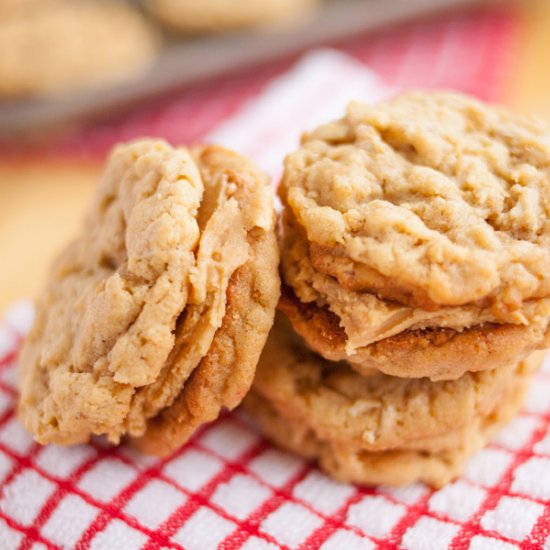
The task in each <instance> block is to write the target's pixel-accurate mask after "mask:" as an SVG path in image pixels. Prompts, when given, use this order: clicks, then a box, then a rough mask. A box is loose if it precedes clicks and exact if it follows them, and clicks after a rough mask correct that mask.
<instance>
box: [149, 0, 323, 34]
mask: <svg viewBox="0 0 550 550" xmlns="http://www.w3.org/2000/svg"><path fill="white" fill-rule="evenodd" d="M317 3H318V0H239V1H238V2H234V1H232V0H201V1H200V2H197V1H196V0H147V1H146V4H145V5H146V6H147V8H148V9H149V11H150V12H151V13H152V14H153V15H155V16H156V17H157V18H158V19H159V20H160V21H161V22H162V23H164V24H165V25H166V26H167V27H169V28H171V29H172V30H175V31H183V32H190V33H200V32H211V31H214V32H217V31H225V30H232V29H238V28H244V27H251V26H257V25H260V26H263V25H269V24H273V23H278V22H284V21H287V20H293V19H296V18H300V17H303V16H304V15H306V14H307V13H309V12H310V11H311V10H312V9H313V8H314V7H315V5H316V4H317Z"/></svg>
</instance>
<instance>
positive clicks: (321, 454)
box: [244, 320, 544, 487]
mask: <svg viewBox="0 0 550 550" xmlns="http://www.w3.org/2000/svg"><path fill="white" fill-rule="evenodd" d="M543 355H544V354H543V353H542V352H535V353H533V354H531V356H529V357H528V358H527V359H526V360H524V361H522V362H520V363H518V364H517V365H515V366H514V367H513V368H510V369H498V370H500V371H502V372H492V371H488V372H484V373H477V374H467V375H465V376H464V377H463V379H459V380H456V381H448V382H438V383H433V382H430V381H428V380H405V379H399V378H394V377H390V376H386V375H383V374H376V375H373V376H372V377H361V376H360V375H359V374H357V373H354V372H353V371H352V370H351V369H350V368H349V367H346V366H345V365H343V364H339V365H337V366H336V367H335V366H333V365H330V364H328V362H327V361H326V360H324V359H322V358H321V357H319V356H317V355H315V354H314V353H312V352H311V351H309V350H308V349H307V348H306V347H305V345H304V344H303V342H301V341H300V340H299V339H298V338H297V337H296V336H294V335H293V334H292V333H291V332H290V331H289V330H288V328H287V327H285V325H284V323H282V322H280V320H279V321H277V322H276V324H275V328H274V329H273V331H272V334H271V336H270V338H269V340H268V343H267V345H266V347H265V349H264V352H263V354H262V357H261V359H260V363H259V365H258V371H257V377H256V380H255V382H254V386H253V390H252V392H250V393H249V394H248V395H247V397H246V398H245V400H244V407H245V409H246V410H247V411H248V412H249V413H250V414H251V415H252V416H253V418H254V419H255V420H256V421H257V422H258V424H259V425H260V426H261V428H262V429H263V431H264V432H265V433H266V435H267V436H268V437H269V438H271V439H272V440H273V441H274V442H275V443H276V444H278V445H280V446H282V447H284V448H286V449H289V450H291V451H293V452H296V453H297V454H300V455H302V456H305V457H306V458H308V459H312V460H318V461H319V464H320V466H321V467H322V468H323V469H324V470H326V471H327V472H328V473H330V474H331V475H333V476H334V477H335V478H337V479H339V480H342V481H346V482H355V483H361V484H377V483H384V484H389V485H403V484H407V483H412V482H415V481H423V482H425V483H428V484H430V485H433V486H438V487H439V486H441V485H443V484H445V483H447V482H448V481H450V480H451V479H452V478H454V477H456V476H457V475H459V474H460V473H461V471H462V469H463V467H464V465H465V463H466V460H467V459H468V457H469V456H471V454H473V453H474V452H476V451H477V450H478V449H480V448H481V447H482V446H483V445H484V444H485V443H486V442H487V440H488V439H489V438H490V437H491V436H492V435H493V434H494V433H495V432H496V431H497V430H498V429H499V428H500V427H501V426H502V425H503V424H504V423H506V422H507V421H508V420H509V419H510V418H511V417H512V416H513V415H514V414H515V413H516V412H517V410H518V409H519V407H520V405H521V402H522V399H523V396H524V393H525V390H526V388H527V387H528V383H529V381H530V379H531V375H532V373H533V372H534V370H536V369H537V368H538V367H539V366H540V364H541V362H542V358H543Z"/></svg>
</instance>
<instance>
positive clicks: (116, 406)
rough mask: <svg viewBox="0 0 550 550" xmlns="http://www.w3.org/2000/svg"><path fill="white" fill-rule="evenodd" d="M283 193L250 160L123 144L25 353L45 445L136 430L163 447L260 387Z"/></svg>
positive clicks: (148, 444) (141, 439) (145, 442)
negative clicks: (257, 373) (276, 198)
mask: <svg viewBox="0 0 550 550" xmlns="http://www.w3.org/2000/svg"><path fill="white" fill-rule="evenodd" d="M274 226H275V216H274V209H273V193H272V190H271V187H270V185H269V182H268V180H267V178H266V177H265V176H264V175H263V174H262V173H260V172H259V171H258V169H257V168H256V167H255V166H254V165H253V164H252V163H251V162H250V161H248V160H247V159H246V158H244V157H242V156H240V155H237V154H236V153H233V152H231V151H228V150H226V149H222V148H220V147H216V146H210V147H199V148H196V149H194V150H192V151H189V150H187V149H183V148H180V149H175V148H172V147H170V146H169V145H167V144H166V143H165V142H163V141H138V142H135V143H131V144H128V145H122V146H119V147H117V148H116V149H115V150H114V152H113V153H112V155H111V158H110V160H109V162H108V164H107V167H106V170H105V173H104V175H103V177H102V179H101V181H100V184H99V187H98V190H97V193H96V196H95V199H94V202H93V205H92V207H91V208H90V211H89V212H88V216H87V218H86V221H85V223H84V227H83V229H82V232H81V234H80V236H79V237H78V238H77V239H76V241H74V242H73V243H72V244H71V245H70V246H69V247H68V248H67V249H66V250H65V251H64V252H63V253H62V254H61V256H60V257H59V258H58V260H57V262H56V264H55V265H54V268H53V270H52V273H51V276H50V280H49V283H48V286H47V288H46V290H45V292H44V294H43V295H42V297H41V299H40V300H39V302H38V304H37V317H36V320H35V323H34V326H33V328H32V330H31V332H30V334H29V336H28V338H27V340H26V342H25V345H24V348H23V352H22V355H21V369H22V375H21V384H20V386H21V399H20V405H19V415H20V417H21V419H22V421H23V423H24V424H25V426H26V427H27V428H28V429H29V430H30V431H31V432H33V434H34V435H35V437H36V439H37V440H38V441H39V442H41V443H48V442H56V443H62V444H71V443H78V442H84V441H87V440H88V439H89V438H90V436H91V435H94V434H98V435H99V434H105V435H106V436H107V437H108V438H109V439H110V440H111V441H113V442H115V443H116V442H118V441H119V440H120V438H121V437H122V436H124V435H129V436H132V437H133V438H134V439H135V440H136V444H137V445H139V446H141V447H142V448H145V449H146V450H147V451H149V452H152V453H157V454H163V453H167V452H169V451H170V450H172V449H174V448H175V447H177V446H179V445H180V444H181V443H182V442H183V441H185V440H186V439H187V438H188V437H189V436H190V435H191V433H193V431H194V430H195V429H196V427H197V426H199V425H200V424H202V423H203V422H207V421H210V420H212V419H214V418H215V417H216V416H217V415H218V414H219V411H220V408H221V407H228V408H233V407H235V406H236V405H237V404H238V403H239V402H240V400H241V399H242V398H243V396H244V394H245V393H246V391H247V390H248V388H249V386H250V384H251V382H252V378H253V376H254V370H255V366H256V362H257V359H258V357H259V354H260V352H261V349H262V347H263V343H264V341H265V339H266V337H267V333H268V332H269V329H270V327H271V325H272V323H273V315H274V308H275V305H276V302H277V299H278V297H279V279H278V274H277V265H278V249H277V243H276V237H275V234H274Z"/></svg>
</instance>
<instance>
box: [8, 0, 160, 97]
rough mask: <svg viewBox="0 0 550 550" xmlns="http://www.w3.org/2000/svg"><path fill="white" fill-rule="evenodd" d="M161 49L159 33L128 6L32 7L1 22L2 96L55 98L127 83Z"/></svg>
mask: <svg viewBox="0 0 550 550" xmlns="http://www.w3.org/2000/svg"><path fill="white" fill-rule="evenodd" d="M8 7H9V6H8ZM8 7H6V10H7V9H8ZM1 9H2V8H1V5H0V13H1ZM157 49H158V37H157V34H156V32H154V31H153V29H152V28H151V27H150V25H149V24H148V23H147V22H146V21H145V20H144V18H143V17H142V16H141V15H140V14H139V13H138V12H136V11H135V10H133V9H132V8H130V7H129V6H128V5H126V4H124V3H121V2H118V1H109V0H100V1H99V2H95V1H91V0H82V1H77V2H75V1H73V0H61V1H57V2H46V3H43V5H40V6H36V7H34V6H31V5H29V7H28V9H26V10H22V9H20V10H17V11H16V12H14V13H12V14H11V15H10V16H9V17H6V18H3V19H0V95H2V96H8V97H10V96H13V97H15V96H24V95H40V94H53V93H59V92H62V91H66V90H71V89H77V88H86V87H96V86H100V85H106V84H110V83H116V82H119V81H123V80H126V79H128V78H131V77H132V76H134V75H135V74H137V73H139V72H140V71H141V70H143V69H144V68H145V67H146V66H147V65H149V63H150V62H151V61H152V60H153V58H154V56H155V54H156V52H157ZM83 60H85V62H83Z"/></svg>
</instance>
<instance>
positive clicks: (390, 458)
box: [243, 377, 529, 488]
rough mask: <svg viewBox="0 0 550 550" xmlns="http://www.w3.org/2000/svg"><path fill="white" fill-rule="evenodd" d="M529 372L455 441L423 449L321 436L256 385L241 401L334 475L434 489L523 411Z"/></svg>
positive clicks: (268, 428) (283, 442)
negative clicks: (370, 446)
mask: <svg viewBox="0 0 550 550" xmlns="http://www.w3.org/2000/svg"><path fill="white" fill-rule="evenodd" d="M528 382H529V377H525V378H522V379H521V380H520V383H519V384H516V385H513V386H510V387H509V388H508V391H507V393H506V398H505V399H502V400H501V401H500V402H499V403H498V404H497V406H496V407H495V409H494V410H493V411H492V412H491V413H490V414H489V415H487V416H486V417H485V418H483V419H479V420H478V421H476V422H474V423H473V424H472V425H471V426H469V427H468V428H467V429H464V430H461V431H459V432H458V433H457V435H456V437H454V438H453V440H452V445H448V446H444V447H441V448H440V446H438V445H434V444H433V442H432V441H430V440H429V439H426V440H425V443H426V444H427V447H426V448H425V449H422V447H421V446H420V445H419V446H418V448H417V449H400V448H397V449H393V450H389V451H370V450H365V449H362V448H360V447H355V446H352V445H346V444H345V443H343V444H342V443H335V442H334V441H331V440H325V439H322V438H320V437H319V436H318V435H317V434H316V433H315V431H314V430H312V429H311V428H310V427H309V426H308V425H307V424H306V423H305V422H301V421H299V420H296V419H294V418H292V419H290V418H288V417H286V416H285V415H284V413H283V411H281V410H279V409H276V408H275V407H274V406H273V405H272V404H271V403H270V402H269V401H267V400H266V399H265V398H264V397H263V396H261V395H260V394H258V393H257V392H255V391H254V390H252V391H251V392H249V393H248V395H247V396H246V398H245V399H244V401H243V407H244V409H245V410H246V411H247V412H248V413H249V414H250V415H251V416H252V418H253V419H254V420H255V421H256V422H257V423H258V425H259V427H260V428H261V429H262V431H263V432H264V433H265V435H266V436H267V437H268V438H269V439H271V440H272V441H273V442H274V443H275V444H277V445H279V446H280V447H282V448H284V449H287V450H289V451H292V452H294V453H296V454H298V455H300V456H303V457H305V458H307V459H309V460H313V461H316V462H318V464H319V466H320V467H321V468H322V469H323V470H324V471H326V472H327V473H328V474H330V475H331V476H332V477H334V478H335V479H337V480H339V481H342V482H345V483H357V484H362V485H378V484H383V485H388V486H401V485H408V484H411V483H415V482H423V483H426V484H428V485H431V486H433V487H435V488H439V487H442V486H444V485H445V484H446V483H448V482H450V481H452V480H453V479H454V478H456V477H457V476H459V475H460V474H461V473H462V471H463V469H464V467H465V465H466V461H467V460H468V458H469V457H470V456H471V455H472V454H474V453H475V452H476V451H478V450H479V449H481V448H482V447H483V446H484V445H485V444H486V443H487V441H488V440H490V439H491V437H493V435H494V434H495V433H496V432H498V430H499V429H500V428H502V426H504V425H505V424H506V423H507V422H508V421H509V420H510V419H511V418H512V417H513V416H514V415H515V414H516V413H517V411H518V410H519V408H520V406H521V403H522V401H523V396H524V394H525V391H526V389H527V387H528Z"/></svg>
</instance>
